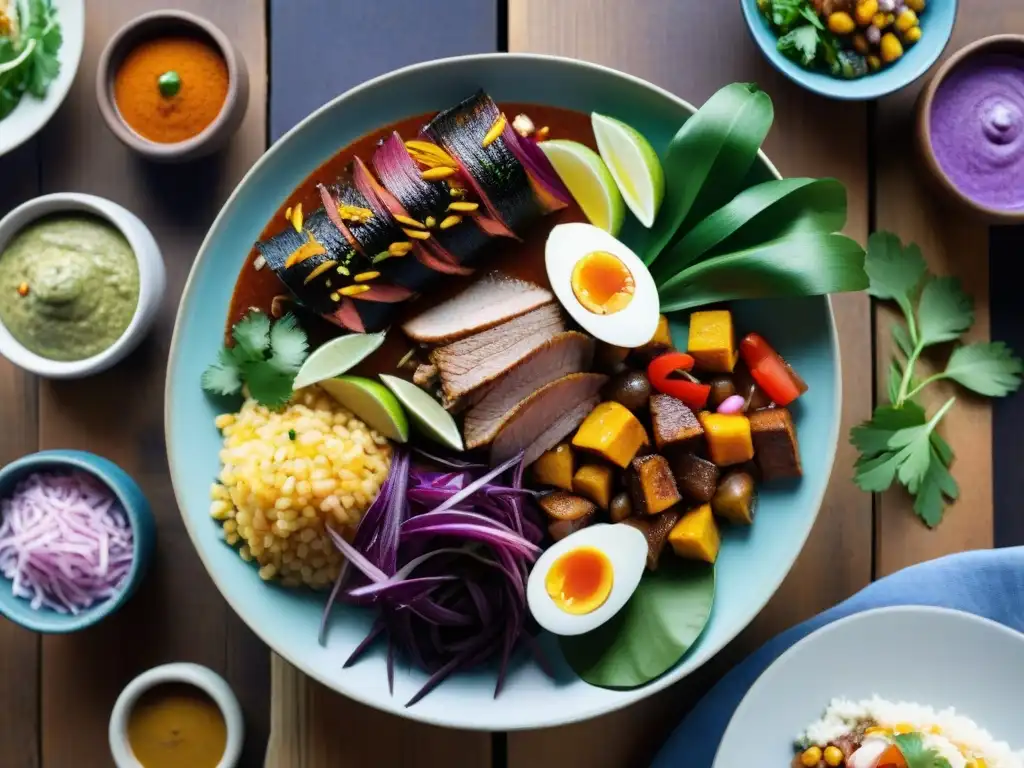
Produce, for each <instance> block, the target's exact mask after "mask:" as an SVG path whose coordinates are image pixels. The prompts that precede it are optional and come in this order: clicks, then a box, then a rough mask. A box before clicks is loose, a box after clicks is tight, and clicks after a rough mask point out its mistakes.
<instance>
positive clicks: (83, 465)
mask: <svg viewBox="0 0 1024 768" xmlns="http://www.w3.org/2000/svg"><path fill="white" fill-rule="evenodd" d="M74 471H79V472H85V473H87V474H90V475H92V476H93V477H95V478H96V479H97V480H99V481H100V482H101V483H102V484H103V485H104V486H106V487H107V488H108V489H110V490H111V491H112V492H113V494H114V496H116V497H117V500H118V502H119V503H120V505H121V508H122V509H123V510H124V512H125V515H126V516H127V518H128V524H129V525H130V526H131V529H132V533H133V552H132V564H131V568H130V569H129V571H128V575H127V577H125V580H124V581H123V582H122V584H121V588H120V591H118V593H117V594H116V595H114V596H113V597H110V598H108V599H107V600H104V601H103V602H99V603H95V604H94V605H92V606H91V607H90V608H87V609H86V610H84V611H82V612H80V613H79V614H78V615H77V616H76V615H72V614H64V613H57V612H56V611H53V610H50V609H49V608H45V607H44V608H39V609H34V608H32V607H31V605H29V601H28V600H26V599H25V598H22V597H15V596H14V594H13V593H12V592H11V582H10V580H9V579H7V578H6V577H3V576H0V614H3V615H4V616H6V617H7V618H8V619H10V620H11V621H13V622H14V623H15V624H18V625H20V626H22V627H24V628H25V629H28V630H31V631H33V632H45V633H48V634H66V633H69V632H77V631H78V630H80V629H85V628H86V627H91V626H92V625H93V624H96V623H98V622H99V621H101V620H103V619H104V618H106V617H107V616H109V615H111V614H112V613H114V612H115V611H117V610H118V609H119V608H120V607H121V606H122V605H124V604H125V602H127V600H128V598H130V597H131V596H132V593H133V592H135V590H136V588H137V587H138V585H139V583H140V582H141V581H142V578H143V576H144V575H145V572H146V569H147V567H148V566H149V563H150V560H151V559H152V555H153V548H154V545H155V544H156V524H155V523H154V521H153V513H152V511H151V510H150V507H149V502H148V501H147V500H146V497H145V495H144V494H143V493H142V489H141V488H139V486H138V484H136V482H135V481H134V480H133V479H132V478H131V477H130V476H129V475H128V473H127V472H125V471H124V470H123V469H121V468H120V467H119V466H117V465H116V464H114V462H112V461H110V460H109V459H105V458H103V457H102V456H97V455H96V454H93V453H88V452H86V451H71V450H54V451H40V452H39V453H33V454H30V455H28V456H24V457H22V458H20V459H17V460H16V461H12V462H11V463H10V464H7V465H6V466H4V467H3V468H2V469H0V499H8V498H10V497H11V495H12V494H13V493H14V489H15V487H17V485H18V483H20V482H21V481H22V480H24V479H25V478H26V477H28V476H29V475H31V474H34V473H36V472H52V473H68V472H74Z"/></svg>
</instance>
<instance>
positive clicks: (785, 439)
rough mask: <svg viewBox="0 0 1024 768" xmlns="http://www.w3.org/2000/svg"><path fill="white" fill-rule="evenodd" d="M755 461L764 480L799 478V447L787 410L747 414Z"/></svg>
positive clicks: (778, 409) (772, 409) (800, 469)
mask: <svg viewBox="0 0 1024 768" xmlns="http://www.w3.org/2000/svg"><path fill="white" fill-rule="evenodd" d="M749 418H750V434H751V437H752V439H753V442H754V458H755V460H756V461H757V466H758V468H759V469H760V470H761V478H762V479H763V480H765V481H766V482H767V481H771V480H779V479H782V478H786V477H800V476H801V475H802V474H803V469H802V468H801V465H800V446H799V443H798V442H797V438H796V429H795V427H794V426H793V417H792V416H791V415H790V413H789V410H787V409H786V408H770V409H768V410H764V411H756V412H755V413H751V414H749Z"/></svg>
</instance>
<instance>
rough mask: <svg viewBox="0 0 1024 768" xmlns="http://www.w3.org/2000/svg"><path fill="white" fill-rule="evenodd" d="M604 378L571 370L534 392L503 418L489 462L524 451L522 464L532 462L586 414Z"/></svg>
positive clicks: (492, 462) (592, 405) (590, 409)
mask: <svg viewBox="0 0 1024 768" xmlns="http://www.w3.org/2000/svg"><path fill="white" fill-rule="evenodd" d="M606 381H608V377H607V376H604V375H602V374H600V373H571V374H569V375H568V376H563V377H562V378H560V379H557V380H555V381H553V382H551V383H550V384H548V385H547V386H545V387H542V388H541V389H539V390H537V391H536V392H534V393H533V394H532V395H530V396H529V397H528V398H526V399H525V400H523V401H522V402H521V403H519V404H518V405H517V406H516V407H515V409H514V411H513V413H512V414H511V415H510V416H509V417H508V418H506V419H505V420H504V422H503V424H502V427H501V429H500V430H499V432H498V435H497V436H496V437H495V438H494V440H493V441H492V442H491V464H492V466H493V465H495V464H500V463H501V462H503V461H506V460H507V459H511V458H512V457H513V456H515V455H516V454H517V453H519V451H525V455H524V456H523V463H524V464H532V463H533V462H535V461H536V460H537V459H538V458H540V455H541V454H542V453H544V451H547V450H550V449H552V448H554V447H555V446H556V445H558V443H559V442H560V441H561V440H562V439H563V438H564V437H565V436H566V435H568V434H569V433H570V432H572V431H573V430H574V429H576V427H578V426H579V425H580V424H581V423H582V422H583V419H585V418H586V417H587V414H588V413H590V412H591V411H592V410H594V408H595V407H596V406H597V404H598V403H599V402H600V400H601V398H600V395H599V394H598V393H599V392H600V391H601V387H603V386H604V384H605V382H606Z"/></svg>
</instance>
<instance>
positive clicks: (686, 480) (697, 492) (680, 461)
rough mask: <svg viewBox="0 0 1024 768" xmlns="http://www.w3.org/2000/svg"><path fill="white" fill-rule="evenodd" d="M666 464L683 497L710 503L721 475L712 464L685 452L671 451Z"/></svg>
mask: <svg viewBox="0 0 1024 768" xmlns="http://www.w3.org/2000/svg"><path fill="white" fill-rule="evenodd" d="M668 464H669V466H670V467H671V468H672V476H673V477H675V479H676V487H677V488H679V492H680V493H681V494H683V496H685V497H686V498H688V499H692V500H693V501H699V502H700V503H702V504H705V503H707V502H709V501H711V497H712V496H714V495H715V488H717V487H718V476H719V475H720V474H721V470H720V469H719V468H718V466H717V465H716V464H715V463H714V462H712V461H708V460H707V459H702V458H701V457H700V456H697V455H695V454H693V453H687V452H686V451H672V452H671V453H669V454H668Z"/></svg>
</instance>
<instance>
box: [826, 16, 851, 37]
mask: <svg viewBox="0 0 1024 768" xmlns="http://www.w3.org/2000/svg"><path fill="white" fill-rule="evenodd" d="M828 28H829V31H831V32H832V33H834V34H836V35H848V34H850V33H851V32H853V30H855V29H856V28H857V25H856V24H855V23H854V21H853V17H852V16H850V14H848V13H846V12H845V11H836V12H835V13H833V14H832V15H831V16H829V17H828Z"/></svg>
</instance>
